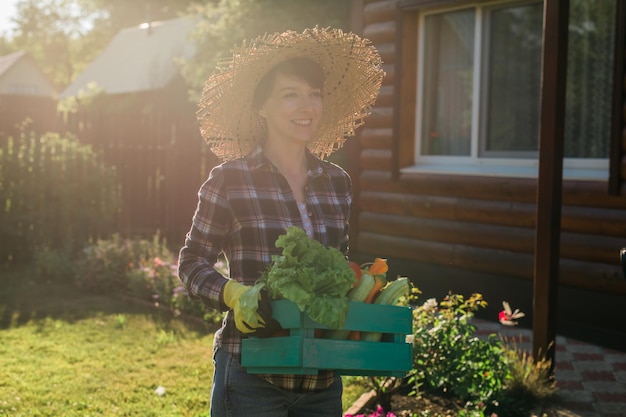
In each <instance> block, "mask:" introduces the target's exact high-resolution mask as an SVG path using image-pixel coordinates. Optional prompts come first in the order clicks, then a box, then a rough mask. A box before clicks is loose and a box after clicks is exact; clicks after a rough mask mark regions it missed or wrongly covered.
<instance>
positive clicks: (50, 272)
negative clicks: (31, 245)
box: [33, 247, 76, 284]
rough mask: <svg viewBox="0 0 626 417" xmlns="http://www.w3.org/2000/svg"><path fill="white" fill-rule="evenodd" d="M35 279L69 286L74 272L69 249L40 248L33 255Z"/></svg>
mask: <svg viewBox="0 0 626 417" xmlns="http://www.w3.org/2000/svg"><path fill="white" fill-rule="evenodd" d="M33 265H34V267H35V271H34V273H35V276H34V277H35V279H38V280H40V281H43V280H45V281H50V282H56V283H63V284H70V283H72V282H73V280H74V275H75V272H76V269H75V265H74V262H73V255H72V250H71V248H68V247H63V248H59V249H52V248H48V247H45V248H41V249H39V250H37V251H36V252H35V254H34V260H33Z"/></svg>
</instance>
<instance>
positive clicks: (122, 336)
mask: <svg viewBox="0 0 626 417" xmlns="http://www.w3.org/2000/svg"><path fill="white" fill-rule="evenodd" d="M28 276H29V273H28V271H27V270H19V271H17V270H6V269H1V270H0V416H2V417H4V416H7V417H8V416H11V417H20V416H29V417H31V416H55V417H58V416H63V417H72V416H81V417H85V416H141V417H146V416H159V417H163V416H166V417H167V416H196V417H201V416H207V417H208V415H209V412H208V410H209V398H210V388H211V378H212V373H213V366H212V362H211V346H212V343H213V330H212V329H211V328H209V327H208V326H207V325H205V324H203V323H199V322H198V321H196V320H189V319H184V318H180V317H178V318H175V317H174V316H173V315H172V314H171V313H170V312H169V311H167V310H164V309H159V308H156V307H155V306H152V305H150V304H146V303H142V302H135V301H132V300H130V299H127V298H124V297H117V296H106V295H93V294H84V293H81V292H80V291H78V290H77V289H75V288H73V287H71V286H64V285H58V284H40V283H33V282H30V281H29V278H28ZM158 387H164V388H165V394H164V395H158V394H157V393H156V389H157V388H158ZM348 391H349V392H353V394H351V395H350V394H348V395H346V396H345V398H344V401H345V402H346V406H349V404H350V403H351V401H352V400H354V398H355V397H356V396H357V395H358V389H357V391H355V390H354V389H353V390H350V389H348Z"/></svg>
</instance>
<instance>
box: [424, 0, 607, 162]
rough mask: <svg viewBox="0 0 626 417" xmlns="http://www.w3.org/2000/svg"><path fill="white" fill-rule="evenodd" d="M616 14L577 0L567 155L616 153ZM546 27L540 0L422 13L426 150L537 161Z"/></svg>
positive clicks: (597, 2) (599, 3)
mask: <svg viewBox="0 0 626 417" xmlns="http://www.w3.org/2000/svg"><path fill="white" fill-rule="evenodd" d="M615 13H616V10H615V2H614V1H608V0H572V1H571V2H570V26H569V44H568V73H567V91H566V100H567V105H566V120H565V157H566V158H594V159H605V158H608V155H609V142H610V117H611V89H612V85H611V82H612V68H613V42H614V40H613V37H614V16H615ZM477 25H480V27H478V28H477V29H478V33H479V34H480V36H479V37H478V38H477V37H476V36H475V33H476V31H475V29H476V26H477ZM542 25H543V3H542V2H541V1H536V0H533V1H526V2H519V1H518V2H499V3H496V4H495V5H489V6H484V7H483V6H478V7H476V8H470V9H462V10H452V11H444V12H436V13H433V14H428V15H426V16H424V19H423V32H422V33H423V38H422V39H423V44H422V47H423V55H422V57H421V60H422V61H421V68H422V73H423V74H421V75H422V79H421V93H422V97H421V106H420V109H421V117H420V124H419V127H420V130H419V134H420V146H419V155H421V156H472V157H478V158H502V157H505V158H533V159H536V157H537V150H538V137H539V123H540V94H541V56H542V51H541V48H542ZM475 56H476V57H477V59H475V58H474V57H475ZM476 72H480V76H479V77H474V75H475V73H476ZM474 83H478V85H477V88H474V87H475V86H474ZM476 124H477V126H475V125H476Z"/></svg>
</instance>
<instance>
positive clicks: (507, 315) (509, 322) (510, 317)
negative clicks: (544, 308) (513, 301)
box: [498, 301, 526, 326]
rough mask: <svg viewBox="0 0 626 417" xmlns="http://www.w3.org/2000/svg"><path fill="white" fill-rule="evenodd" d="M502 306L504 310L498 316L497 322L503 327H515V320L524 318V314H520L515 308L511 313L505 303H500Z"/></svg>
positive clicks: (509, 307)
mask: <svg viewBox="0 0 626 417" xmlns="http://www.w3.org/2000/svg"><path fill="white" fill-rule="evenodd" d="M502 306H503V307H504V310H502V311H501V312H500V313H499V314H498V320H500V323H501V324H503V325H505V326H517V319H520V318H522V317H524V316H526V314H524V313H522V312H521V311H519V309H517V308H516V309H515V311H511V306H510V305H509V303H507V302H506V301H503V302H502Z"/></svg>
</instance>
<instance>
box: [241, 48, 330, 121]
mask: <svg viewBox="0 0 626 417" xmlns="http://www.w3.org/2000/svg"><path fill="white" fill-rule="evenodd" d="M278 73H280V74H283V75H286V76H289V77H296V78H300V79H302V80H304V81H306V82H307V83H308V84H309V85H310V86H311V87H313V88H319V89H320V90H321V89H322V87H323V86H324V80H325V78H326V77H325V76H324V70H323V69H322V66H321V65H320V64H318V63H317V62H315V61H313V60H312V59H309V58H292V59H289V60H287V61H283V62H281V63H280V64H278V65H276V66H275V67H274V68H272V69H271V70H270V71H269V72H268V73H267V74H265V75H264V76H263V78H261V81H259V84H258V85H257V86H256V88H255V90H254V95H253V96H252V105H253V106H254V108H255V109H258V108H260V107H261V106H262V105H263V103H265V100H267V98H268V97H269V95H270V93H271V91H272V88H273V87H274V79H275V78H276V74H278Z"/></svg>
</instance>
